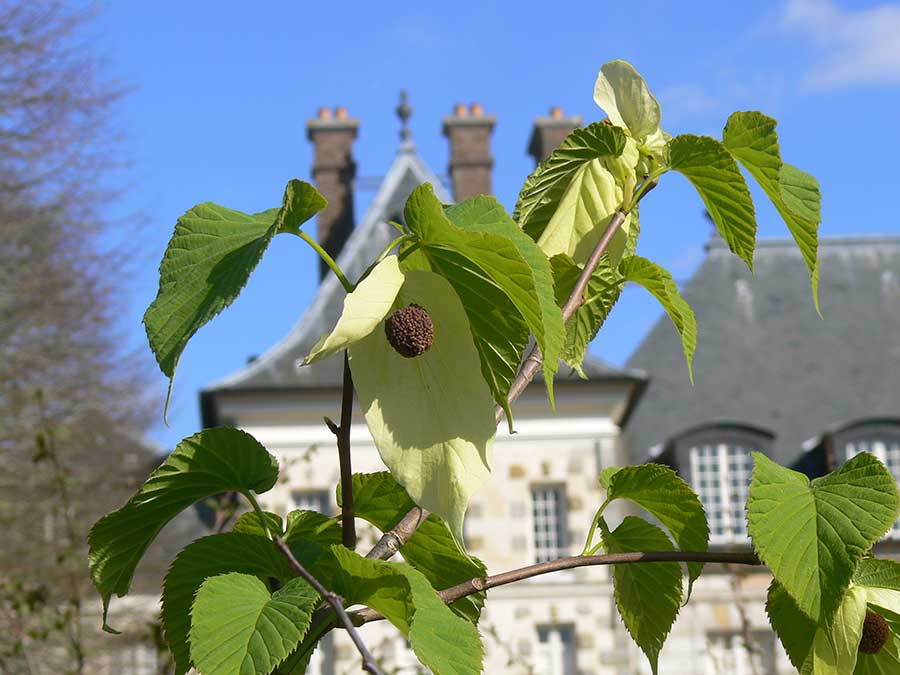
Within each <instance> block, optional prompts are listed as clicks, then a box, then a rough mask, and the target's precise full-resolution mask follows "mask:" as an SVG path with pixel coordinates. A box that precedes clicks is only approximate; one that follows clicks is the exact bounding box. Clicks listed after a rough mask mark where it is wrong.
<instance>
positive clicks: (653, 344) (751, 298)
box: [626, 236, 900, 464]
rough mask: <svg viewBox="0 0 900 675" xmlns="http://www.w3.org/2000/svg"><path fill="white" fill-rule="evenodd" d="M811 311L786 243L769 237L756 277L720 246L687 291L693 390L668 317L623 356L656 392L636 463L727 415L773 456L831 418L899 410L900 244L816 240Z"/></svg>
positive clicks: (789, 457) (634, 426) (792, 453)
mask: <svg viewBox="0 0 900 675" xmlns="http://www.w3.org/2000/svg"><path fill="white" fill-rule="evenodd" d="M820 261H821V262H820V268H821V273H820V275H821V281H820V291H819V295H820V298H821V308H822V314H823V316H824V319H820V318H819V317H818V316H817V315H816V312H815V308H814V307H813V302H812V298H811V294H810V289H809V280H808V277H807V272H806V267H805V265H804V264H803V261H802V259H801V257H800V254H799V252H798V251H797V248H796V246H795V245H794V243H793V242H792V241H789V240H770V241H766V240H763V241H761V242H759V244H758V246H757V251H756V258H755V268H756V277H755V278H754V276H753V275H752V274H751V273H750V272H749V270H748V269H747V267H746V265H744V263H742V262H741V261H740V260H739V259H738V258H737V257H736V256H734V255H732V254H731V253H730V252H729V251H728V250H727V248H725V245H724V243H723V242H722V241H721V240H719V239H714V240H713V241H712V242H711V243H710V245H709V246H708V255H707V257H706V259H705V261H704V262H703V264H702V265H701V266H700V268H699V269H698V271H697V272H696V273H695V275H694V276H693V278H691V280H690V281H688V282H687V283H686V284H685V287H684V288H683V290H682V292H683V294H684V297H685V299H686V300H687V301H688V302H689V303H690V305H691V306H692V307H693V308H694V310H695V312H696V314H697V323H698V343H697V354H696V357H695V360H694V373H695V385H694V386H691V384H690V382H689V380H688V374H687V371H686V369H685V364H684V357H683V356H682V352H681V346H680V342H679V340H678V337H677V335H676V334H675V331H674V330H673V328H672V326H671V325H670V323H669V321H668V319H667V318H665V317H662V318H661V319H660V320H659V321H658V322H657V323H656V325H655V326H654V327H653V328H652V330H651V331H650V333H649V334H648V335H647V337H646V338H645V339H644V340H643V341H642V342H641V344H640V345H639V346H638V348H637V349H636V350H635V352H634V354H633V355H632V356H631V358H630V359H629V360H628V363H627V366H628V367H629V368H636V369H641V370H644V371H646V372H647V373H649V379H650V381H649V385H648V387H647V391H646V393H645V394H644V396H643V398H642V399H641V401H640V402H639V403H638V405H637V407H636V409H635V411H634V413H633V415H632V417H631V419H630V421H629V423H628V427H627V429H626V439H627V444H628V448H629V451H630V453H631V460H632V461H633V462H642V461H645V460H646V459H647V457H648V451H649V450H650V449H651V448H652V447H654V446H658V445H659V444H664V443H665V442H666V441H667V440H668V439H670V438H671V437H672V436H674V435H676V434H678V433H679V432H681V431H683V430H685V429H687V428H690V427H693V426H696V425H700V424H705V423H708V422H711V421H715V420H721V419H730V420H739V421H743V422H744V423H747V424H751V425H755V426H758V427H762V428H765V429H770V430H772V432H774V433H775V440H774V446H773V449H772V452H773V455H774V457H775V459H776V460H778V461H780V462H782V463H783V464H791V463H792V462H793V461H795V460H796V459H797V458H798V457H799V456H800V454H801V453H802V451H803V444H804V441H806V440H807V439H809V438H811V437H813V436H815V435H816V434H819V433H821V432H822V431H823V430H825V429H827V428H828V427H830V426H831V425H833V424H835V423H836V422H840V421H844V420H850V419H856V418H860V417H869V416H872V415H897V413H898V412H900V237H897V236H872V237H852V238H850V237H847V238H829V239H823V240H822V241H821V242H820Z"/></svg>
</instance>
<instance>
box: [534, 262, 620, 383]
mask: <svg viewBox="0 0 900 675" xmlns="http://www.w3.org/2000/svg"><path fill="white" fill-rule="evenodd" d="M550 264H551V265H552V266H553V276H554V278H555V279H556V300H557V302H558V303H559V304H560V305H563V304H565V302H566V301H567V300H568V299H569V296H570V295H571V294H572V291H573V290H574V288H575V284H576V282H577V281H578V277H579V276H580V275H581V272H582V269H583V266H582V265H578V264H576V263H575V261H574V260H572V259H571V258H570V257H569V256H567V255H565V254H562V253H561V254H559V255H555V256H553V257H552V258H551V259H550ZM624 284H625V280H624V279H622V277H621V275H619V273H618V272H617V271H616V270H614V269H612V268H611V267H610V266H609V259H608V258H606V257H605V256H604V257H603V259H602V260H601V261H600V264H599V265H598V266H597V270H596V271H595V272H594V274H593V275H592V276H591V279H590V281H589V282H588V286H587V290H586V291H585V294H584V295H585V298H586V299H587V300H589V301H590V302H587V304H584V305H582V306H581V307H579V308H578V309H577V310H576V311H575V314H574V315H573V316H572V318H571V319H569V322H568V323H567V324H566V343H565V346H564V347H563V350H562V354H561V355H560V356H561V358H562V360H563V361H565V362H566V363H567V364H569V365H570V366H571V367H572V368H575V369H576V370H577V371H579V372H580V371H581V364H582V363H583V362H584V355H585V353H586V352H587V347H588V345H589V344H590V342H591V340H593V339H594V338H595V337H596V336H597V333H598V332H599V331H600V328H601V327H602V326H603V323H604V322H605V321H606V317H607V316H609V313H610V311H611V310H612V308H613V305H615V303H616V301H617V300H618V299H619V296H620V295H621V293H622V287H623V286H624Z"/></svg>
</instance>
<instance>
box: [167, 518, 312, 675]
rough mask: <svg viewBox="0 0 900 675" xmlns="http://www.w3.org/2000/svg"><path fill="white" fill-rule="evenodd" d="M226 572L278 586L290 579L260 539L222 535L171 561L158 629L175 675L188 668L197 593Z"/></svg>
mask: <svg viewBox="0 0 900 675" xmlns="http://www.w3.org/2000/svg"><path fill="white" fill-rule="evenodd" d="M303 562H304V564H306V563H308V562H309V560H303ZM228 572H240V573H243V574H252V575H254V576H256V577H260V578H262V579H268V578H269V577H272V578H275V579H278V581H279V582H282V583H283V582H286V581H287V580H288V579H290V578H292V577H293V576H294V573H293V571H292V570H291V568H290V566H289V565H288V562H287V558H285V556H284V554H283V553H282V552H281V551H280V550H279V549H278V547H277V546H275V544H274V543H273V542H272V541H271V540H269V539H266V538H264V537H259V536H256V535H253V534H246V533H243V532H225V533H223V534H214V535H211V536H208V537H203V538H202V539H198V540H197V541H195V542H193V543H192V544H189V545H188V546H187V547H186V548H185V549H184V550H182V551H181V553H179V554H178V556H177V557H176V558H175V561H174V562H173V563H172V566H171V567H170V568H169V571H168V573H167V574H166V578H165V581H164V583H163V594H162V626H163V631H164V634H165V637H166V643H167V644H168V645H169V649H170V650H171V651H172V657H173V659H174V661H175V672H176V674H177V675H184V673H187V672H188V670H189V669H190V667H191V658H190V651H189V642H188V635H189V631H190V617H191V605H192V603H193V601H194V596H195V595H196V593H197V589H198V588H200V585H201V584H202V583H203V581H204V580H205V579H207V578H208V577H214V576H217V575H220V574H226V573H228Z"/></svg>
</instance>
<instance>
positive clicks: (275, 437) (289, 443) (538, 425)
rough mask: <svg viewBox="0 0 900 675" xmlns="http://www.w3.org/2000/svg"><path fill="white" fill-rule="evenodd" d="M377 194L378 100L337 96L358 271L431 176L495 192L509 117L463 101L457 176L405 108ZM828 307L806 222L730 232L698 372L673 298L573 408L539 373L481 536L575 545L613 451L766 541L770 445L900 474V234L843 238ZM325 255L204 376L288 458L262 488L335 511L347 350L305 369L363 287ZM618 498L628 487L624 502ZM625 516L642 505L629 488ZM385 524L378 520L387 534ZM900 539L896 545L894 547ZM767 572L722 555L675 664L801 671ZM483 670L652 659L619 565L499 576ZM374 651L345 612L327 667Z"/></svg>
mask: <svg viewBox="0 0 900 675" xmlns="http://www.w3.org/2000/svg"><path fill="white" fill-rule="evenodd" d="M409 112H410V111H409V109H408V106H407V105H406V104H405V102H403V103H401V106H400V107H398V114H399V115H400V117H401V119H402V120H403V123H404V127H403V132H402V133H401V142H400V144H399V147H398V149H397V152H396V156H395V158H394V160H393V163H392V164H391V166H390V168H389V169H388V170H387V172H386V173H385V175H384V178H383V180H382V181H381V183H380V186H379V187H378V189H377V192H376V194H375V197H374V199H373V200H372V202H371V205H370V206H369V207H368V209H367V211H366V212H365V215H364V216H363V217H362V219H361V220H360V221H359V222H355V219H354V180H355V176H356V163H355V161H354V155H353V145H354V140H355V138H356V135H357V131H358V127H359V121H358V120H356V119H353V118H350V117H349V116H348V115H347V112H346V110H345V109H343V108H338V109H337V110H335V111H333V112H332V111H330V110H328V109H322V110H321V111H320V112H319V115H318V117H317V118H316V119H312V120H310V121H309V122H308V124H307V134H308V138H309V140H310V141H311V142H312V144H313V147H314V161H313V166H312V178H313V181H314V182H315V183H316V185H317V186H318V188H319V189H320V191H321V192H322V193H323V194H324V195H325V196H326V197H327V198H328V200H329V207H328V208H327V209H326V210H325V211H323V212H322V213H320V214H319V217H318V221H317V239H318V241H319V242H320V244H322V246H323V247H324V248H325V249H326V250H327V251H328V252H329V253H330V254H331V255H332V256H333V257H335V258H336V259H337V261H338V263H339V264H340V266H341V267H342V268H343V269H344V270H345V272H346V273H347V275H348V277H350V278H356V277H358V275H359V274H360V273H361V272H362V271H363V270H364V269H365V267H366V266H367V265H368V263H369V261H370V260H371V259H372V258H373V257H374V256H376V255H377V254H378V253H379V252H380V251H381V250H383V248H384V247H385V246H386V245H387V244H388V243H389V242H390V241H391V240H392V239H393V238H394V235H395V231H394V230H393V228H392V227H391V226H390V225H389V224H388V222H389V221H391V220H394V221H398V222H402V220H403V205H404V203H405V201H406V198H407V196H408V195H409V193H410V192H411V191H412V190H413V188H415V187H416V186H417V185H419V184H420V183H423V182H426V181H427V182H430V183H432V185H433V186H434V190H435V193H436V195H437V196H438V198H439V199H441V200H442V201H444V202H452V201H454V200H455V201H459V200H463V199H467V198H469V197H471V196H474V195H477V194H491V192H492V185H491V169H492V164H493V156H492V152H491V146H490V139H491V132H492V129H493V126H494V124H495V119H494V117H493V116H492V115H489V114H486V113H485V112H484V110H483V108H482V107H481V106H480V105H477V104H475V105H472V106H462V105H460V106H457V107H456V108H455V109H454V111H453V114H452V115H450V116H448V117H446V118H445V119H444V121H443V133H444V135H445V136H446V137H447V139H448V141H449V146H450V161H449V186H445V185H444V183H443V181H442V180H441V177H440V176H438V175H437V174H436V173H435V172H433V171H432V169H431V168H429V167H428V166H427V165H426V164H425V162H424V161H423V160H422V158H421V157H420V156H419V154H418V153H417V150H416V146H415V144H414V142H413V140H412V138H411V137H410V135H409V132H408V130H407V129H406V126H405V125H406V119H407V118H408V115H409ZM580 124H581V120H580V119H579V118H576V117H568V116H565V115H564V114H563V113H562V112H561V111H560V110H559V109H553V110H551V113H550V115H548V116H547V117H539V118H538V119H537V120H536V122H535V125H534V129H533V132H532V135H531V138H530V139H529V141H528V145H527V148H528V152H529V153H530V154H531V155H532V156H533V157H534V158H535V161H540V160H541V159H543V158H545V157H547V156H548V155H549V154H550V152H551V151H552V150H553V149H554V148H555V147H556V146H557V145H558V144H559V143H560V142H561V141H562V139H563V138H564V137H565V136H566V135H567V134H568V133H569V132H570V131H571V130H572V129H574V128H576V127H577V126H579V125H580ZM821 257H822V263H821V278H822V280H821V297H822V311H823V315H824V317H825V318H824V319H820V318H819V317H818V316H817V315H816V313H815V310H814V308H813V304H812V301H811V299H810V294H809V289H808V279H807V277H806V268H805V266H804V264H803V262H802V260H801V258H800V255H799V253H798V252H797V251H796V247H795V246H794V244H793V243H791V242H789V241H763V242H761V243H760V245H759V248H758V251H757V258H756V269H757V275H756V277H753V276H752V275H751V274H750V273H749V272H748V271H747V269H746V266H745V265H744V264H743V263H742V262H741V261H740V260H738V259H737V258H736V257H734V256H733V255H731V254H730V253H729V252H728V250H727V248H726V247H725V245H724V243H722V242H721V241H720V240H718V239H716V238H713V239H712V240H711V241H710V243H709V244H708V246H707V252H706V259H705V261H704V262H703V263H702V265H701V266H700V268H699V269H698V270H697V272H696V273H695V274H694V276H693V277H692V278H691V279H690V280H689V281H688V282H687V283H686V284H685V286H684V289H683V292H684V295H685V298H686V299H687V301H688V302H689V303H690V304H691V305H692V306H693V307H694V309H695V311H696V313H697V318H698V323H699V326H700V337H699V343H700V348H699V349H698V354H697V357H696V360H695V366H694V368H695V380H696V383H697V384H696V385H695V386H694V387H690V386H689V385H687V384H686V375H685V372H684V361H683V356H682V354H681V348H680V344H679V341H678V337H677V335H676V334H675V332H674V331H673V330H672V329H671V326H669V325H667V322H668V319H665V318H663V319H660V321H659V322H658V324H657V325H656V326H654V327H653V329H652V330H651V331H650V333H649V334H648V335H647V337H646V338H645V339H644V341H643V342H642V343H641V344H640V345H638V346H637V349H636V350H635V352H634V354H633V356H632V357H631V359H630V360H629V361H628V363H627V366H626V367H624V368H617V367H613V366H611V365H609V364H606V363H604V362H602V361H600V360H598V359H595V358H589V359H588V360H587V361H586V362H585V366H584V370H585V373H586V375H587V379H586V380H585V379H581V378H579V377H578V376H576V375H575V374H574V373H571V372H568V370H567V369H566V368H563V369H562V370H561V372H560V373H559V377H558V381H557V385H556V401H557V411H556V413H553V412H552V411H551V410H550V408H549V405H548V404H547V402H546V397H545V394H544V392H543V390H542V388H541V386H540V385H535V386H533V387H532V388H531V389H529V390H527V391H526V393H525V394H524V395H523V396H522V398H520V399H519V401H517V403H516V405H515V408H514V410H515V417H516V431H517V433H516V434H514V435H510V434H509V433H508V432H507V429H506V426H505V423H504V424H502V425H501V427H500V428H499V429H498V435H497V440H496V444H495V446H494V464H493V473H492V477H491V480H490V482H489V483H488V484H487V485H486V486H485V487H484V488H483V489H482V490H481V491H480V492H479V493H478V494H477V495H476V496H475V498H474V499H473V501H472V503H471V506H470V508H469V511H468V515H467V521H466V531H465V536H466V540H467V544H468V547H469V550H470V551H471V552H472V553H473V554H474V555H476V556H478V557H479V558H481V559H482V560H484V561H485V563H486V565H487V567H488V570H489V572H499V571H503V570H507V569H512V568H516V567H521V566H524V565H528V564H531V563H534V562H539V561H543V560H548V559H552V558H556V557H559V556H561V555H567V554H573V555H574V554H577V553H580V551H581V546H582V545H583V542H584V540H585V536H586V533H587V530H588V528H589V525H590V522H591V519H592V517H593V514H594V512H595V510H596V508H597V507H598V505H599V504H600V503H601V502H602V501H603V499H604V493H603V490H602V489H601V488H600V486H599V483H598V481H597V477H598V475H599V473H600V471H601V470H602V469H603V468H605V467H607V466H610V465H621V464H633V463H641V462H645V461H655V462H661V463H665V464H669V465H671V466H672V467H674V468H675V469H677V470H678V471H679V473H680V474H681V475H682V476H683V477H684V478H685V480H687V481H688V482H690V483H691V484H692V486H693V487H694V489H695V490H696V491H697V492H698V494H699V495H700V497H701V499H702V501H703V503H704V506H705V507H706V510H707V513H708V516H709V520H710V525H711V528H712V544H711V545H712V546H713V547H722V548H734V549H740V548H746V547H748V546H749V541H748V539H747V534H746V525H745V523H744V516H743V505H744V501H745V499H746V494H747V486H748V483H749V477H750V471H751V469H752V461H751V459H750V456H749V452H750V451H751V450H758V451H761V452H764V453H766V454H768V455H769V456H771V457H773V458H774V459H776V460H777V461H779V462H781V463H783V464H787V465H792V466H794V467H796V468H798V469H799V470H803V471H805V472H807V473H808V474H809V475H810V476H815V475H819V474H821V473H824V472H826V471H828V470H830V469H831V468H833V467H835V466H837V465H839V464H840V463H841V462H843V461H845V460H846V459H847V458H848V457H851V456H852V455H853V454H855V453H856V452H860V451H863V450H867V451H870V452H874V453H875V454H877V455H878V456H879V457H881V458H882V459H883V460H884V461H885V463H886V464H887V465H888V467H889V468H890V469H891V471H893V472H894V473H895V475H897V477H898V479H900V378H898V375H900V237H895V236H891V237H870V238H852V239H850V238H847V239H833V240H824V241H823V242H822V245H821ZM326 272H327V268H325V267H324V266H323V267H322V269H321V284H320V286H319V289H318V292H317V294H316V296H315V298H314V299H313V301H312V303H311V305H310V306H309V309H308V310H307V311H306V313H305V314H304V315H303V316H302V317H301V318H300V320H299V321H298V323H297V324H296V326H295V327H294V328H293V329H292V330H291V332H290V333H289V334H288V335H286V336H285V337H284V338H283V339H282V340H281V341H280V342H278V344H276V345H273V346H272V347H271V348H270V349H269V350H268V351H267V352H265V353H264V354H262V355H261V356H259V357H258V358H256V359H255V360H253V361H252V362H250V363H248V364H247V365H246V366H245V367H244V368H242V369H241V370H239V371H238V372H235V373H233V374H231V375H229V376H228V377H226V378H224V379H222V380H220V381H218V382H215V383H213V384H211V385H210V386H209V387H208V388H207V389H205V390H204V391H203V392H202V393H201V407H202V415H203V423H204V426H213V425H222V424H225V425H233V426H237V427H240V428H243V429H245V430H247V431H248V432H249V433H251V434H253V435H254V436H255V437H256V438H257V439H259V440H260V441H261V442H262V443H263V444H264V445H265V446H266V447H267V448H269V449H270V451H272V452H273V453H274V454H276V455H277V456H278V457H279V460H280V462H281V464H282V467H283V470H284V473H285V475H286V480H284V481H282V482H280V483H279V485H278V486H277V487H276V488H275V489H273V490H272V491H270V492H269V493H267V494H265V495H263V498H264V500H263V501H264V504H263V506H264V508H266V509H268V510H271V511H275V512H279V513H281V514H284V513H286V512H288V511H290V510H292V509H296V508H312V509H316V510H319V511H322V512H324V513H334V512H336V509H337V506H336V503H335V498H334V489H335V485H336V484H337V482H338V479H339V468H338V459H337V453H336V451H335V448H334V436H333V435H332V434H331V432H330V431H329V430H328V429H327V428H326V427H325V425H324V424H323V422H322V418H323V416H326V415H327V416H330V417H332V418H336V417H337V416H338V411H339V408H340V387H341V374H342V363H341V360H340V359H339V358H331V359H327V360H324V361H320V362H317V363H315V364H313V365H312V366H308V367H304V368H299V367H298V365H297V364H298V362H299V361H300V360H301V359H302V357H304V356H305V355H306V354H307V353H308V352H309V351H310V349H311V348H312V346H313V345H314V344H315V342H316V341H317V340H318V338H319V337H320V336H321V335H322V334H323V333H325V332H327V331H329V330H330V329H331V328H332V326H333V325H334V323H335V322H336V320H337V318H338V316H339V314H340V311H341V309H342V303H343V298H344V291H343V289H342V288H341V286H340V284H339V283H338V281H337V279H336V278H335V277H334V276H333V275H330V274H326ZM351 439H352V446H353V463H354V467H353V468H354V471H356V472H370V471H379V470H383V468H384V467H383V465H382V463H381V461H380V458H379V456H378V453H377V451H376V449H375V446H374V444H373V443H372V441H371V438H370V437H369V434H368V431H367V429H366V425H365V422H364V420H363V418H362V413H361V411H359V410H356V411H355V413H354V421H353V426H352V431H351ZM614 506H616V505H615V504H614ZM607 513H608V514H609V518H610V519H611V520H613V521H616V520H618V519H619V518H621V516H622V515H624V511H622V510H616V509H610V510H608V511H607ZM370 536H371V537H374V536H375V535H374V533H372V534H371V535H370ZM890 545H891V544H890V542H888V543H886V544H885V546H890ZM768 583H769V576H768V575H767V574H766V573H765V572H762V571H759V570H746V569H745V570H731V569H725V568H724V567H723V566H721V565H709V566H707V569H706V571H705V573H704V576H703V577H701V579H700V580H699V581H698V583H697V584H696V585H695V588H694V591H693V595H692V598H691V601H690V603H689V604H688V605H687V606H685V607H684V608H682V610H681V612H680V616H679V619H678V621H677V622H676V625H675V629H674V631H673V633H672V635H671V636H670V638H669V640H668V641H667V643H666V647H665V649H664V650H663V652H662V655H661V663H662V664H664V666H663V668H662V669H661V671H662V672H664V673H667V674H671V675H675V674H684V675H687V674H691V675H695V674H697V673H709V674H712V673H734V674H736V675H770V674H771V675H774V674H775V673H779V674H780V673H789V672H793V671H792V669H791V667H790V664H789V662H788V661H787V658H786V656H785V655H784V652H783V650H782V649H781V647H780V645H778V643H777V639H776V638H775V636H774V634H773V633H772V632H771V631H770V630H769V628H768V622H767V620H766V616H765V612H764V600H765V593H766V588H767V586H768ZM480 629H481V632H482V634H483V635H484V636H485V644H486V647H487V651H488V655H487V659H486V662H485V672H488V673H523V674H524V673H533V674H534V675H575V674H578V673H581V674H585V675H587V674H591V675H625V674H632V673H645V672H646V673H649V672H650V671H649V666H648V665H647V663H646V659H645V658H644V656H643V654H642V653H641V652H640V651H639V650H638V649H637V647H635V646H634V644H633V643H632V641H631V639H630V638H629V636H628V635H627V633H626V631H625V629H624V627H623V625H622V623H621V621H620V619H619V617H618V614H617V612H616V608H615V601H614V598H613V592H612V580H611V573H610V570H608V569H605V568H582V569H576V570H569V571H566V572H560V573H556V574H553V575H546V576H541V577H537V578H534V579H531V580H528V581H527V582H523V583H519V584H514V585H511V586H506V587H501V588H497V589H494V590H492V591H490V593H489V602H488V603H487V608H486V610H485V613H484V615H483V618H482V622H481V624H480ZM363 637H364V638H365V639H366V640H367V642H368V644H370V646H372V647H373V651H374V652H375V653H376V655H377V656H378V657H379V658H380V659H381V660H382V662H383V663H384V665H385V667H386V668H387V669H388V670H390V671H391V672H394V673H415V672H419V670H418V666H416V661H415V659H414V658H413V657H412V655H411V652H410V651H409V650H408V648H407V645H406V644H405V642H404V641H403V640H402V638H400V637H399V634H398V633H397V632H396V630H395V629H393V627H391V626H389V625H386V624H384V623H376V624H370V625H367V626H365V627H364V628H363ZM357 671H358V655H357V653H356V652H355V650H354V649H353V647H352V646H351V644H350V642H349V641H348V640H347V639H346V636H345V635H343V634H340V632H334V633H332V635H331V636H330V637H329V639H328V640H326V641H325V642H324V644H323V645H322V646H321V647H320V648H319V649H318V650H317V653H316V656H315V659H314V662H313V667H312V668H311V671H310V672H312V673H320V674H322V675H326V674H327V675H331V674H338V673H340V674H343V673H353V672H357Z"/></svg>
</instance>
